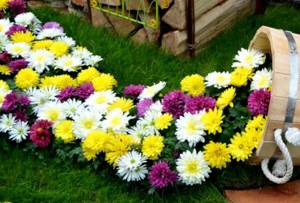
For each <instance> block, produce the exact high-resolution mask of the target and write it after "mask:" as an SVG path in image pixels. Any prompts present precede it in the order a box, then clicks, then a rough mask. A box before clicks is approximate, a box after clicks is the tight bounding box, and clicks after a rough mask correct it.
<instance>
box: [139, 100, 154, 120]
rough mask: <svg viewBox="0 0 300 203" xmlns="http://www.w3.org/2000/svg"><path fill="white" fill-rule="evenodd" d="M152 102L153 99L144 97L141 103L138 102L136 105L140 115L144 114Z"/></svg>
mask: <svg viewBox="0 0 300 203" xmlns="http://www.w3.org/2000/svg"><path fill="white" fill-rule="evenodd" d="M152 104H153V101H152V99H143V100H141V101H139V103H137V105H136V108H137V115H138V116H139V117H142V116H144V115H145V113H146V112H147V111H148V109H149V108H150V106H151V105H152Z"/></svg>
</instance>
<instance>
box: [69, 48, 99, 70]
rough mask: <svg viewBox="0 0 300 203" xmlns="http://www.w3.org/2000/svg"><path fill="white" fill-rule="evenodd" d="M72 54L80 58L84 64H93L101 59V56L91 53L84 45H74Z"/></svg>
mask: <svg viewBox="0 0 300 203" xmlns="http://www.w3.org/2000/svg"><path fill="white" fill-rule="evenodd" d="M72 54H73V56H75V57H78V58H80V59H81V60H82V61H83V65H86V66H93V65H95V64H97V63H98V62H100V61H102V60H103V59H102V58H101V56H97V55H93V54H92V53H91V52H90V51H89V50H88V49H87V48H85V47H76V48H75V49H74V50H73V52H72Z"/></svg>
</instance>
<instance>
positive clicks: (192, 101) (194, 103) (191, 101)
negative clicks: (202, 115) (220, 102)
mask: <svg viewBox="0 0 300 203" xmlns="http://www.w3.org/2000/svg"><path fill="white" fill-rule="evenodd" d="M215 104H216V100H215V99H213V98H212V97H207V96H198V97H189V98H188V99H187V101H186V105H185V112H189V113H192V114H193V113H197V112H199V111H201V110H208V109H213V108H214V107H215Z"/></svg>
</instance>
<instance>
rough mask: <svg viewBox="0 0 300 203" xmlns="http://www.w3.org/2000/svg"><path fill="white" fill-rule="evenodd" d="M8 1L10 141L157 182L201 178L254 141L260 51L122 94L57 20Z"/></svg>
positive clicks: (259, 111) (1, 124) (1, 57)
mask: <svg viewBox="0 0 300 203" xmlns="http://www.w3.org/2000/svg"><path fill="white" fill-rule="evenodd" d="M7 2H8V1H7ZM11 2H13V1H10V2H9V4H3V5H0V9H2V10H3V9H4V8H6V7H7V8H8V9H10V10H5V12H6V13H5V15H6V16H10V20H9V19H8V18H3V19H1V20H0V33H1V34H0V35H1V37H0V39H1V42H0V50H1V54H0V63H1V65H0V74H1V77H2V78H4V79H3V80H1V82H0V102H1V117H0V131H1V132H2V133H3V134H4V137H6V138H7V139H8V140H9V142H11V143H16V145H19V146H21V147H24V148H28V147H32V148H33V150H36V151H37V152H40V151H41V149H40V148H57V149H60V153H58V155H59V156H61V157H63V156H64V157H66V156H67V157H68V158H70V159H75V158H78V159H81V158H84V159H85V160H87V161H89V162H91V163H92V164H94V165H96V166H97V165H100V164H102V165H104V163H108V165H110V167H112V168H113V169H114V170H115V172H116V174H117V175H118V176H120V177H121V178H122V179H123V180H125V181H128V182H132V181H139V182H146V183H148V185H149V186H151V187H153V188H157V189H160V188H165V187H168V186H171V185H175V184H185V185H195V184H201V183H203V182H204V181H205V180H207V178H209V176H210V175H213V172H214V171H217V170H222V169H224V168H226V167H227V166H228V165H229V164H239V162H242V161H246V160H247V159H248V158H249V157H250V156H251V155H252V153H253V151H254V150H255V148H256V147H257V146H258V144H259V141H260V140H261V136H262V133H263V128H264V125H265V115H266V114H267V111H268V103H269V99H270V91H269V89H270V87H271V72H270V70H268V69H266V68H263V67H264V65H265V64H264V63H265V61H266V60H265V56H264V55H263V54H262V53H260V52H259V51H255V50H245V49H241V50H240V51H239V52H238V54H237V55H236V56H235V58H234V61H235V62H234V63H233V65H232V66H233V68H234V69H233V71H232V72H231V73H229V72H212V73H210V74H208V75H207V76H206V77H202V76H201V75H198V74H194V75H190V76H187V77H185V78H184V79H183V80H182V81H181V82H180V85H181V90H174V91H171V92H169V93H167V94H165V95H162V94H159V92H160V91H161V90H162V89H163V88H164V87H165V86H166V83H165V82H158V83H156V84H153V85H151V86H146V85H143V84H139V85H129V86H127V87H125V88H124V91H123V93H120V92H116V91H113V89H114V88H115V87H116V86H117V81H116V80H115V79H114V77H113V76H112V75H110V74H107V73H103V72H100V70H101V69H100V67H99V66H98V63H99V62H101V60H102V58H101V57H100V56H96V55H93V54H92V53H91V52H89V51H88V50H87V49H86V48H84V47H79V46H76V43H75V42H74V40H73V39H72V38H70V37H67V36H66V34H65V33H64V32H63V28H62V27H61V26H60V25H59V24H58V23H57V22H47V23H44V24H42V23H41V22H40V21H39V20H38V19H37V18H36V17H35V16H34V15H33V14H32V13H22V12H23V10H24V9H23V10H22V11H21V13H22V14H19V15H17V13H14V12H10V13H8V12H7V11H15V9H12V6H11V4H12V3H11ZM16 2H19V1H16ZM20 5H21V4H20ZM1 6H2V7H1ZM19 10H21V9H19ZM18 13H19V12H18ZM3 16H4V15H3ZM267 61H268V60H267ZM267 66H268V65H267ZM66 148H69V149H68V150H67V149H66ZM44 150H46V149H44Z"/></svg>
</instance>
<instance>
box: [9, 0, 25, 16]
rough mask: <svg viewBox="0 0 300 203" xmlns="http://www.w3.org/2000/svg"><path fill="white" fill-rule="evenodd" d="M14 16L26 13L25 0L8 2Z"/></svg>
mask: <svg viewBox="0 0 300 203" xmlns="http://www.w3.org/2000/svg"><path fill="white" fill-rule="evenodd" d="M8 5H9V8H10V9H11V11H12V14H13V16H16V15H18V14H21V13H24V12H25V11H26V4H25V2H24V1H23V0H12V1H9V3H8Z"/></svg>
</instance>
